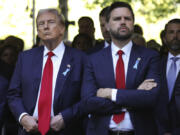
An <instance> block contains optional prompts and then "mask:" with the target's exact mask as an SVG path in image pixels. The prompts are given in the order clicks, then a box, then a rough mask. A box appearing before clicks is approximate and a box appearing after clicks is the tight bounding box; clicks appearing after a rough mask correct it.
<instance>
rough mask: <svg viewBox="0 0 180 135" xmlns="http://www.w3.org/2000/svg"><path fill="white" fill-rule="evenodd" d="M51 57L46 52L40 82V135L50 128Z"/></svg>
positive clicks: (49, 53)
mask: <svg viewBox="0 0 180 135" xmlns="http://www.w3.org/2000/svg"><path fill="white" fill-rule="evenodd" d="M53 55H54V54H53V52H48V58H47V61H46V64H45V67H44V71H43V75H42V80H41V90H40V96H39V103H38V129H39V132H40V133H41V135H45V134H46V133H47V132H48V130H49V127H50V126H49V125H50V120H51V104H52V80H53V63H52V60H51V57H52V56H53Z"/></svg>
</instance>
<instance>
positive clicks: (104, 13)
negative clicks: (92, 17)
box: [99, 6, 109, 17]
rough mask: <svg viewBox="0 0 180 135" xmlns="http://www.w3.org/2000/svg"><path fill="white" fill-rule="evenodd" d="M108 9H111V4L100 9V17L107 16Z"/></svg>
mask: <svg viewBox="0 0 180 135" xmlns="http://www.w3.org/2000/svg"><path fill="white" fill-rule="evenodd" d="M108 9H109V6H107V7H105V8H103V9H102V10H101V11H100V13H99V17H100V16H103V17H106V14H107V11H108Z"/></svg>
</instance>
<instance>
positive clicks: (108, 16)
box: [106, 2, 135, 22]
mask: <svg viewBox="0 0 180 135" xmlns="http://www.w3.org/2000/svg"><path fill="white" fill-rule="evenodd" d="M123 7H124V8H128V9H129V10H130V12H131V14H132V17H133V20H134V19H135V18H134V13H133V10H132V8H131V6H130V5H129V4H128V3H126V2H114V3H112V4H111V6H110V7H109V8H108V11H107V14H106V21H107V22H109V19H110V14H111V12H112V10H114V9H115V8H123Z"/></svg>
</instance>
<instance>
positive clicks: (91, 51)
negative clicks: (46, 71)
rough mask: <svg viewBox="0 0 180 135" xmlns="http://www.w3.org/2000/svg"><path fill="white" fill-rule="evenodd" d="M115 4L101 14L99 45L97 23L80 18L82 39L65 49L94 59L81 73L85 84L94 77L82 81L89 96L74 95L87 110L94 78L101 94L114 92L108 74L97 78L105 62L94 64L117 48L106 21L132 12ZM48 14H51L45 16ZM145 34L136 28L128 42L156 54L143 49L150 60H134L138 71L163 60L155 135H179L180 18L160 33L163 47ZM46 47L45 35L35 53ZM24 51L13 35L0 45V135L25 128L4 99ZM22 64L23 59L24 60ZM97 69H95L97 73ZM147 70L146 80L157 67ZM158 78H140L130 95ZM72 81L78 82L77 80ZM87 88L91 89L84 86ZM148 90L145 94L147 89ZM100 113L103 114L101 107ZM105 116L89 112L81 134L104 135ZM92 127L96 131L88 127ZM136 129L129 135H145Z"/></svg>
mask: <svg viewBox="0 0 180 135" xmlns="http://www.w3.org/2000/svg"><path fill="white" fill-rule="evenodd" d="M117 3H118V2H117ZM117 3H113V4H117ZM113 4H112V5H110V6H108V7H105V8H103V9H102V10H101V12H100V13H99V24H96V25H100V28H101V33H102V36H103V39H96V38H95V35H94V34H95V24H94V22H93V19H92V18H91V17H89V16H82V17H81V18H79V19H78V21H77V23H78V29H79V31H78V32H79V33H78V34H77V35H76V36H75V37H74V39H73V41H71V44H70V45H69V44H68V45H67V46H70V48H76V49H77V50H80V51H79V55H82V54H81V52H83V54H84V55H83V56H86V57H88V58H89V59H90V60H89V61H90V62H89V61H88V62H89V63H90V64H89V63H88V62H87V61H86V62H87V63H88V64H89V65H88V64H87V65H88V66H87V67H86V68H87V69H86V68H85V70H84V73H83V74H84V77H85V78H88V77H89V76H90V77H91V78H89V80H86V79H84V80H83V84H82V85H83V86H82V90H83V92H84V93H85V94H84V93H83V92H82V93H81V94H82V95H80V93H76V94H79V96H82V97H81V98H83V99H85V100H86V101H87V102H88V103H89V102H90V103H89V104H88V105H89V106H91V103H92V102H93V101H94V99H93V98H92V99H91V96H90V95H91V94H92V95H93V92H92V93H90V92H89V93H88V92H87V91H86V90H85V89H87V88H86V86H85V85H90V84H89V82H88V81H92V78H93V77H94V80H93V81H94V85H95V84H96V86H97V89H99V88H102V87H103V88H108V87H111V85H110V86H109V85H108V81H107V80H105V79H103V78H106V77H109V76H108V75H106V74H103V75H104V76H103V75H102V78H101V77H100V76H99V73H98V71H99V72H100V70H102V71H103V68H104V69H105V67H103V64H102V63H103V62H102V63H96V62H95V63H93V62H91V61H93V58H94V59H97V61H98V59H100V57H101V56H99V54H100V53H103V51H102V50H105V49H108V48H110V46H113V44H114V41H116V40H115V39H116V37H114V35H113V34H112V32H110V30H109V29H110V28H108V27H107V25H110V24H109V23H110V21H112V20H108V19H109V18H108V17H107V16H108V15H109V14H110V15H112V14H111V12H114V11H115V10H116V9H118V8H119V9H121V8H122V9H123V12H125V11H124V8H125V9H126V8H127V10H129V7H126V4H125V7H124V6H122V7H118V6H117V7H115V8H114V9H113V8H112V6H113ZM120 4H122V3H120ZM117 5H118V4H117ZM109 9H111V11H109ZM132 12H133V11H132ZM45 13H47V12H46V11H45ZM43 15H44V13H42V16H43ZM110 15H109V16H110ZM130 15H131V11H130ZM125 16H126V15H125ZM40 17H41V14H40ZM128 17H129V16H128ZM128 17H127V18H126V17H125V19H129V18H128ZM116 19H117V20H118V19H122V18H116ZM50 23H51V22H50ZM52 23H53V22H52ZM40 25H41V24H39V26H40ZM121 25H124V26H125V27H126V25H127V24H126V22H125V23H124V24H121ZM63 28H64V27H63ZM111 28H113V26H111ZM145 30H146V29H145V28H144V30H143V28H142V27H141V26H140V25H138V24H133V33H132V34H131V36H130V39H129V41H132V43H133V46H135V45H137V46H141V47H142V48H143V49H144V50H145V52H146V51H147V50H152V52H151V51H147V54H144V53H145V52H143V51H142V50H143V49H142V50H141V49H140V51H139V52H141V53H142V54H143V55H145V56H144V57H147V58H146V59H145V60H146V61H143V60H142V58H140V56H139V57H138V59H137V60H136V63H137V65H138V62H141V61H142V62H145V63H146V62H150V63H151V62H152V63H151V64H154V65H155V64H157V63H155V62H154V61H153V60H154V59H153V58H154V57H156V55H158V54H159V56H160V59H161V60H160V66H159V67H158V68H159V69H160V70H158V71H159V73H161V75H160V78H159V79H161V85H162V86H161V88H160V90H159V94H158V97H159V98H157V100H156V106H155V107H154V110H153V113H155V116H154V117H153V118H154V119H155V123H156V125H155V126H156V127H157V129H158V132H157V133H156V134H157V135H180V96H179V95H180V87H179V86H180V75H179V70H180V60H179V59H180V18H174V19H172V20H167V24H166V26H164V30H162V31H161V32H160V38H161V45H160V44H159V43H157V42H156V40H154V39H151V40H149V41H146V39H145V38H144V36H143V33H144V32H143V31H145ZM44 43H46V42H45V41H44V39H42V35H40V34H38V35H37V39H36V44H35V45H33V47H32V48H33V49H35V48H40V47H42V46H44ZM47 44H49V43H48V42H47V43H46V45H47ZM64 44H65V46H66V43H64ZM47 48H48V47H47ZM145 48H149V49H147V50H146V49H145ZM48 49H49V48H48ZM23 51H24V41H23V39H21V38H18V37H16V36H13V35H10V36H8V37H7V38H5V39H3V40H1V41H0V98H1V99H0V127H1V134H2V135H18V134H19V135H20V133H18V128H19V126H20V125H21V123H20V122H19V121H18V120H17V119H16V118H15V117H14V114H12V111H10V110H11V109H10V108H9V106H8V101H7V98H6V96H7V94H8V87H9V84H10V82H11V78H12V75H13V73H14V69H15V67H16V63H17V60H18V56H19V54H21V53H22V52H23ZM70 52H71V51H70ZM71 53H72V54H70V55H73V56H74V57H77V58H79V57H80V56H79V57H78V56H77V54H76V53H77V52H73V51H72V52H71ZM112 53H113V52H112ZM151 53H152V56H149V57H148V56H146V55H151ZM156 53H157V54H156ZM96 54H97V55H96ZM140 55H141V54H140ZM24 57H27V56H26V55H25V56H24ZM142 57H143V56H142ZM173 57H176V58H177V59H176V60H175V67H173V68H174V70H176V71H175V72H173V71H174V70H172V71H171V73H170V74H172V77H173V78H171V79H170V80H169V79H168V76H169V70H171V64H172V61H171V59H173ZM104 58H105V56H104ZM21 59H23V57H22V55H21ZM36 59H38V57H36ZM80 59H81V57H80ZM80 59H79V61H80ZM178 60H179V61H178ZM19 61H20V60H19ZM75 61H76V60H75ZM79 61H78V62H79ZM102 61H103V60H102ZM20 62H22V61H20ZM20 62H19V63H20ZM86 62H85V63H86ZM153 62H154V63H153ZM173 62H174V60H173ZM19 63H18V64H19ZM20 64H22V65H23V63H20ZM68 64H69V63H67V70H66V71H67V73H68V72H69V71H68V70H69V69H70V68H72V67H71V65H68ZM96 64H97V65H96ZM98 64H102V65H100V66H102V67H101V69H100V66H98ZM146 64H147V63H146ZM32 66H33V65H32ZM72 66H73V65H72ZM75 66H76V65H75ZM94 66H96V67H94ZM139 66H142V65H139ZM148 66H149V67H144V68H142V72H141V73H138V74H139V76H143V74H148V72H149V70H154V69H153V67H151V66H152V65H149V64H148ZM77 67H78V66H77ZM98 67H99V69H97V70H96V68H98ZM154 67H155V66H154ZM151 68H152V69H151ZM156 68H157V66H156ZM134 69H136V70H137V67H134ZM22 70H24V69H22ZM29 70H31V69H30V68H29ZM16 72H17V70H16ZM18 72H20V71H18ZM22 72H23V71H22ZM27 72H28V71H27ZM29 72H31V71H29ZM77 72H80V71H78V70H77ZM86 72H90V73H92V74H90V73H89V74H86ZM63 73H65V72H63ZM73 73H74V72H73ZM102 73H103V72H102ZM112 73H113V72H112ZM17 74H18V73H17ZM125 74H126V73H125ZM65 75H66V73H65ZM65 75H64V76H65ZM75 75H76V77H77V76H78V77H79V76H81V74H78V73H75ZM148 75H149V74H148ZM154 76H155V75H154ZM154 76H153V74H152V75H151V76H148V77H150V78H148V77H145V76H144V78H143V77H142V78H140V77H137V78H139V79H140V80H133V81H134V82H138V84H136V85H135V84H134V85H133V86H132V87H130V88H129V89H135V87H136V89H138V87H142V85H140V84H141V83H142V82H143V81H144V80H146V79H153V78H151V77H154ZM71 77H75V76H74V74H73V75H72V76H71ZM76 77H75V79H76ZM137 78H136V79H137ZM67 79H68V78H67ZM73 79H74V78H73ZM98 79H99V80H98ZM134 79H135V78H134ZM172 80H174V81H172ZM61 81H63V80H61ZM101 81H104V82H101ZM169 82H171V84H174V85H173V86H172V87H173V88H170V85H171V84H169ZM85 83H87V84H85ZM148 83H152V84H151V85H153V86H151V88H150V89H153V88H154V85H157V82H156V80H155V82H154V80H153V81H152V82H148ZM158 83H159V82H158ZM142 84H143V85H145V83H142ZM1 85H2V86H1ZM69 85H74V87H75V88H80V87H79V86H78V83H77V84H76V83H72V84H71V83H69ZM76 85H77V87H76ZM11 86H12V84H11ZM14 87H15V86H14ZM38 87H39V86H38ZM68 88H69V87H68ZM68 88H67V89H68ZM91 88H94V87H91ZM143 88H144V87H143ZM69 89H70V88H69ZM144 89H146V87H145V88H144ZM170 89H171V92H168V90H169V91H170ZM98 91H99V90H98ZM139 91H141V90H139ZM147 91H148V90H146V92H147ZM23 92H25V91H23ZM72 93H73V92H72ZM87 93H88V94H90V95H89V96H87V95H88V94H87ZM117 93H118V92H117ZM125 93H126V92H125ZM86 94H87V95H86ZM101 94H102V92H101ZM101 94H99V95H98V96H99V97H101V98H107V97H103V96H102V95H101ZM20 95H22V93H20ZM83 95H84V96H83ZM18 96H19V95H18ZM93 96H94V95H93ZM141 96H143V95H141ZM144 96H146V94H144ZM72 98H76V97H75V95H74V96H72ZM87 98H90V99H91V100H92V101H90V100H89V99H87ZM119 98H123V97H121V96H119ZM128 98H130V99H129V100H131V97H127V99H128ZM137 99H138V98H137ZM11 100H12V99H11ZM99 100H100V99H99ZM112 100H113V99H112ZM140 101H141V100H140V99H139V101H138V100H137V101H133V102H140ZM142 101H143V100H142ZM99 102H100V101H98V102H96V103H94V104H93V103H92V105H94V106H96V104H97V106H98V105H99V104H98V103H99ZM103 102H104V103H105V104H108V100H107V101H106V100H105V101H104V100H103ZM117 102H118V101H117ZM123 103H124V102H123ZM10 104H12V103H10ZM109 104H111V103H109ZM132 104H133V103H132ZM70 105H73V104H72V103H71V104H70ZM99 106H100V105H99ZM132 106H133V105H132ZM162 106H163V107H162ZM123 107H125V108H128V109H127V110H128V111H130V112H131V111H132V112H133V113H134V115H143V116H144V117H149V115H150V112H148V111H147V110H146V111H142V110H143V109H144V108H143V109H142V108H141V109H142V110H141V109H140V110H138V109H139V108H138V107H139V106H138V107H137V108H136V107H135V109H134V108H133V107H127V106H123ZM140 107H141V106H140ZM94 108H96V107H92V109H94ZM115 108H116V107H115ZM101 109H102V110H103V107H102V108H101ZM111 109H112V108H111ZM133 109H134V110H133ZM148 109H149V108H148ZM102 110H100V111H97V112H96V111H94V112H93V113H94V114H95V115H91V116H90V113H89V112H91V111H89V112H88V113H89V115H86V116H83V119H84V121H83V129H82V134H84V135H88V133H87V131H89V130H91V129H90V128H92V129H93V130H94V134H93V130H92V132H91V131H89V132H91V133H92V134H91V135H100V134H98V133H100V132H99V131H98V128H101V127H100V124H101V122H102V121H101V120H102V119H105V118H104V115H105V116H106V113H104V112H101V111H102ZM144 110H145V109H144ZM111 111H112V110H111ZM136 111H137V112H136ZM141 111H142V112H143V113H147V115H145V114H141ZM151 111H152V110H151ZM118 112H119V111H118ZM96 113H97V115H96ZM136 113H137V114H136ZM138 113H139V114H138ZM101 114H102V115H103V118H102V117H99V115H101ZM146 119H147V121H146V122H145V123H147V122H148V120H149V119H152V117H149V118H146ZM68 120H69V119H68ZM131 121H132V120H131ZM134 121H135V120H134ZM134 121H133V122H134ZM137 121H138V120H137ZM139 121H141V122H142V121H143V119H141V118H140V117H139ZM88 122H89V123H88ZM95 122H99V123H95ZM104 122H105V121H104ZM133 122H132V123H133ZM141 122H139V123H141ZM65 123H66V121H65ZM142 123H143V122H142ZM88 124H89V125H88ZM98 124H99V125H98ZM133 124H134V123H133ZM150 124H152V123H151V121H150ZM150 124H149V126H151V125H150ZM90 125H91V126H92V127H89V126H90ZM93 126H97V129H95V127H93ZM110 126H111V125H110ZM136 126H137V125H136ZM147 126H148V124H147ZM77 128H78V127H77ZM87 128H89V129H87ZM102 128H104V127H102ZM136 128H137V129H138V130H140V129H139V127H138V126H137V127H135V126H134V125H133V128H132V129H133V132H128V134H129V133H130V135H141V134H138V133H141V132H140V131H136ZM144 128H147V129H148V127H145V125H144ZM149 129H151V128H149ZM141 130H142V131H143V130H144V129H141ZM152 130H154V129H153V128H152ZM65 131H66V130H65ZM134 131H135V133H134ZM74 132H75V130H74ZM85 132H86V133H85ZM144 132H149V131H148V130H147V131H144ZM144 132H142V133H144ZM48 133H49V132H48ZM65 133H66V132H65ZM102 133H103V132H102ZM114 133H115V134H116V132H114V131H112V132H110V133H109V134H110V135H113V134H114ZM131 133H132V134H131ZM150 133H151V132H150ZM152 133H154V132H153V131H152ZM115 134H114V135H115ZM123 134H124V133H122V134H121V133H119V132H118V134H117V135H123ZM35 135H36V134H35ZM50 135H53V134H51V133H50ZM58 135H61V133H60V134H58ZM62 135H70V134H68V132H67V134H62ZM89 135H90V134H89ZM124 135H125V134H124ZM142 135H149V133H147V134H142ZM153 135H155V134H153Z"/></svg>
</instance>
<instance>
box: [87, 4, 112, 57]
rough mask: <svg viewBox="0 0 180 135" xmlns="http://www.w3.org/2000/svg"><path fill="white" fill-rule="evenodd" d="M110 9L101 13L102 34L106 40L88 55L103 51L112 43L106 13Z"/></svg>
mask: <svg viewBox="0 0 180 135" xmlns="http://www.w3.org/2000/svg"><path fill="white" fill-rule="evenodd" d="M108 8H109V6H107V7H105V8H103V9H102V10H101V11H100V13H99V22H100V28H101V33H102V36H103V38H104V40H102V41H101V42H99V43H97V44H96V46H95V47H93V48H92V49H90V50H89V51H88V54H91V53H95V52H98V51H100V50H101V49H103V48H106V47H108V46H109V45H110V43H111V36H110V34H109V32H108V30H107V28H106V12H107V10H108Z"/></svg>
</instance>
